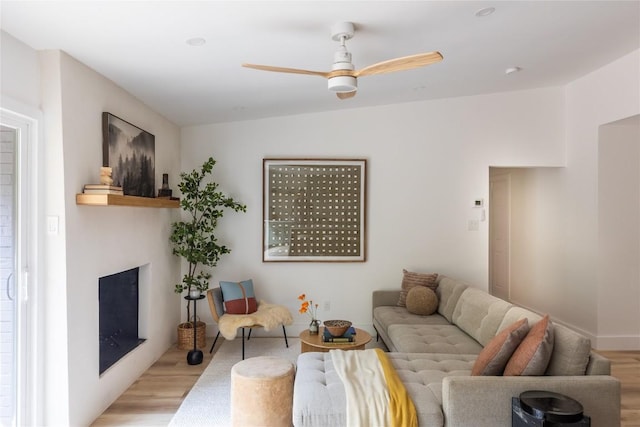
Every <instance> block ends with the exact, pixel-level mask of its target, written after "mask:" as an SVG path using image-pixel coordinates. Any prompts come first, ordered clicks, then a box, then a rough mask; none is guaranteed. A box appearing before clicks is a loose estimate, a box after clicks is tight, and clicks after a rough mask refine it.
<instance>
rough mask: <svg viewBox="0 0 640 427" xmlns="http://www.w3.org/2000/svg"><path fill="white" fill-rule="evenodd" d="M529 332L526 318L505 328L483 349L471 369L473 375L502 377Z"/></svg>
mask: <svg viewBox="0 0 640 427" xmlns="http://www.w3.org/2000/svg"><path fill="white" fill-rule="evenodd" d="M527 332H529V322H528V321H527V319H526V318H524V319H521V320H518V321H517V322H515V323H513V324H512V325H510V326H508V327H506V328H504V329H503V330H502V331H500V332H499V333H498V334H497V335H496V336H495V337H493V338H492V339H491V341H489V342H488V343H487V345H486V346H485V347H484V348H483V349H482V351H481V352H480V354H478V358H477V359H476V362H475V363H474V364H473V368H472V369H471V375H502V372H503V371H504V367H505V366H506V365H507V362H509V359H510V358H511V355H512V354H513V352H514V351H515V350H516V348H518V346H519V345H520V343H521V342H522V340H523V339H524V337H525V336H527Z"/></svg>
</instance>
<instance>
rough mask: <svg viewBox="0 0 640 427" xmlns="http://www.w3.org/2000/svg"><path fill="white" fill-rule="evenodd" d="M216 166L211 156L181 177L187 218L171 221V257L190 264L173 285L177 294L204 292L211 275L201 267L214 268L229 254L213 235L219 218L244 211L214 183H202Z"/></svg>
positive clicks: (181, 204)
mask: <svg viewBox="0 0 640 427" xmlns="http://www.w3.org/2000/svg"><path fill="white" fill-rule="evenodd" d="M215 164H216V161H215V160H214V159H213V157H209V160H207V161H206V162H204V164H203V165H202V167H201V168H200V169H199V170H198V169H194V170H193V171H191V172H190V173H186V172H183V173H181V174H180V183H179V184H178V188H179V189H180V193H181V194H182V199H181V200H180V206H181V207H182V209H183V210H184V211H185V212H187V213H188V214H189V216H190V218H189V219H187V220H185V221H178V222H174V223H173V224H172V225H171V236H170V237H169V240H170V241H171V243H172V244H173V254H174V255H178V256H180V257H182V258H184V259H185V260H186V261H187V263H188V264H189V267H188V270H187V272H186V273H185V274H184V276H183V277H182V282H181V283H178V284H176V286H175V292H176V293H178V294H179V293H182V292H183V291H185V290H192V289H197V290H199V291H200V292H204V291H206V290H207V289H208V288H209V279H210V278H211V273H209V272H208V271H205V270H203V268H204V267H215V266H216V265H217V264H218V261H219V260H220V256H222V255H224V254H228V253H230V252H231V249H229V248H227V247H226V246H224V245H219V244H218V241H217V239H216V237H215V235H214V231H215V229H216V227H217V225H218V219H219V218H222V216H223V215H224V210H225V209H233V210H234V211H236V212H246V211H247V207H246V206H245V205H243V204H241V203H238V202H236V201H235V200H233V198H231V197H228V196H226V195H224V194H223V193H222V192H220V191H218V184H216V183H215V182H208V183H203V181H204V179H205V178H206V177H207V176H208V175H210V174H211V171H212V170H213V167H214V166H215Z"/></svg>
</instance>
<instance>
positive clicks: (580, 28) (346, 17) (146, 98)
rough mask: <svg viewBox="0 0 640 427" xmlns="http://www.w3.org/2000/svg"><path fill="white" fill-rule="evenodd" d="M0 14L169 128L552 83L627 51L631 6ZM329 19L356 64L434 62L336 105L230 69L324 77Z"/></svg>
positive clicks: (633, 27)
mask: <svg viewBox="0 0 640 427" xmlns="http://www.w3.org/2000/svg"><path fill="white" fill-rule="evenodd" d="M486 7H494V8H495V13H493V14H491V15H489V16H486V17H477V16H475V13H476V12H477V11H478V10H480V9H482V8H486ZM0 15H1V28H2V30H4V31H6V32H8V33H9V34H11V35H13V36H14V37H16V38H17V39H19V40H21V41H23V42H24V43H26V44H27V45H29V46H31V47H32V48H34V49H37V50H41V49H61V50H63V51H65V52H67V53H69V54H70V55H71V56H73V57H75V58H77V59H78V60H79V61H81V62H83V63H85V64H86V65H88V66H89V67H91V68H93V69H94V70H96V71H98V72H99V73H101V74H103V75H104V76H106V77H108V78H109V79H111V80H113V81H114V82H116V83H117V84H118V85H120V86H121V87H123V88H124V89H126V90H127V91H128V92H130V93H132V94H133V95H135V96H136V97H138V98H139V99H141V100H142V101H143V102H145V103H146V104H147V105H149V106H150V107H151V108H153V109H154V110H156V111H157V112H159V113H161V114H162V115H164V116H165V117H167V118H169V119H170V120H172V121H173V122H174V123H176V124H178V125H192V124H203V123H218V122H228V121H237V120H248V119H256V118H263V117H273V116H280V115H292V114H301V113H311V112H319V111H329V110H339V109H344V108H359V107H367V106H374V105H382V104H393V103H400V102H411V101H418V100H425V99H433V98H444V97H454V96H465V95H475V94H481V93H489V92H500V91H510V90H519V89H526V88H536V87H544V86H555V85H563V84H566V83H567V82H570V81H572V80H574V79H576V78H577V77H580V76H582V75H584V74H587V73H588V72H590V71H593V70H595V69H597V68H599V67H601V66H603V65H605V64H607V63H609V62H611V61H613V60H615V59H617V58H620V57H621V56H624V55H625V54H627V53H629V52H632V51H634V50H636V49H638V48H640V1H566V2H561V1H397V0H396V1H345V0H338V1H329V0H325V1H253V2H249V1H239V0H236V1H92V0H84V1H78V0H76V1H56V0H49V1H24V0H23V1H4V0H2V1H1V2H0ZM343 21H351V22H353V23H354V24H355V26H356V35H355V37H354V38H353V39H352V40H350V41H348V42H347V47H348V48H349V50H350V51H351V53H352V54H353V62H354V64H355V66H356V69H360V68H363V67H365V66H368V65H371V64H374V63H377V62H380V61H383V60H387V59H391V58H395V57H400V56H406V55H411V54H415V53H422V52H429V51H434V50H437V51H440V52H441V53H442V55H443V56H444V60H443V61H442V62H440V63H438V64H435V65H431V66H428V67H425V68H418V69H415V70H410V71H403V72H398V73H393V74H384V75H376V76H367V77H361V78H360V79H358V86H359V89H358V94H357V96H356V97H355V98H352V99H349V100H339V99H337V97H336V96H335V94H332V93H330V92H329V91H328V90H327V88H326V85H327V83H326V80H325V79H323V78H321V77H317V76H308V75H293V74H280V73H272V72H265V71H257V70H252V69H246V68H242V67H241V66H240V64H241V63H243V62H250V63H257V64H266V65H274V66H283V67H292V68H304V69H310V70H318V71H329V70H330V69H331V64H332V62H333V53H334V51H335V50H336V48H337V43H336V42H335V41H333V40H331V27H332V26H333V25H334V24H335V23H337V22H343ZM194 37H202V38H204V39H206V41H207V42H206V44H204V45H203V46H197V47H196V46H190V45H188V44H187V43H186V40H187V39H190V38H194ZM512 66H518V67H521V68H522V71H521V72H519V73H514V74H509V75H506V74H505V69H506V68H508V67H512Z"/></svg>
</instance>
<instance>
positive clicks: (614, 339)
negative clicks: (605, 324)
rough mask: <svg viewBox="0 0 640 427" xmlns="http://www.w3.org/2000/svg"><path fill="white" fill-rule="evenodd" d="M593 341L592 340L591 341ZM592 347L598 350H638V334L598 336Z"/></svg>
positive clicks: (639, 341)
mask: <svg viewBox="0 0 640 427" xmlns="http://www.w3.org/2000/svg"><path fill="white" fill-rule="evenodd" d="M592 342H593V341H592ZM596 343H597V345H595V346H594V347H595V348H596V349H598V350H634V351H638V350H640V335H605V336H599V337H598V338H597V340H596Z"/></svg>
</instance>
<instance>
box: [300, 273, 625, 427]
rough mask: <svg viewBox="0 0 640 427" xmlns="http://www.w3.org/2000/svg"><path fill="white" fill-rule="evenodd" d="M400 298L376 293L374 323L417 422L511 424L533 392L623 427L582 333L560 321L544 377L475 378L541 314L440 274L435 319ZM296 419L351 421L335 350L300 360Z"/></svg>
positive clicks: (605, 368) (611, 389)
mask: <svg viewBox="0 0 640 427" xmlns="http://www.w3.org/2000/svg"><path fill="white" fill-rule="evenodd" d="M399 293H400V290H382V291H374V292H373V301H372V303H373V326H374V328H375V329H376V331H377V332H378V334H379V338H381V339H382V340H383V341H384V343H385V344H386V346H387V347H388V349H389V351H390V353H389V357H390V358H391V361H392V363H393V365H394V366H395V368H396V370H397V371H398V374H399V376H400V378H401V379H402V381H403V383H404V385H405V387H406V388H407V391H408V392H409V395H410V396H411V398H412V400H413V402H414V404H415V406H416V410H417V412H418V422H419V424H420V425H421V426H453V427H465V426H469V427H482V426H487V427H489V426H490V427H495V426H509V425H511V398H512V397H513V396H518V395H519V394H520V393H521V392H523V391H527V390H546V391H553V392H556V393H561V394H564V395H567V396H570V397H572V398H574V399H576V400H578V401H579V402H580V403H582V405H583V407H584V413H585V415H588V416H590V417H591V425H592V426H595V427H597V426H606V427H609V426H617V425H619V424H620V383H619V381H618V380H617V379H615V378H614V377H612V376H610V363H609V361H608V360H607V359H605V358H603V357H602V356H600V355H598V354H596V353H594V352H592V351H591V343H590V341H589V339H587V338H586V337H584V336H582V335H580V334H578V333H576V332H574V331H573V330H571V329H569V328H567V327H565V326H562V325H560V324H558V323H554V324H553V328H554V348H553V353H552V355H551V360H550V362H549V365H548V367H547V370H546V373H545V375H544V376H518V377H516V376H513V377H504V376H471V375H470V374H471V369H472V367H473V365H474V362H475V360H476V358H477V356H478V354H479V353H480V352H481V351H482V349H483V347H484V346H485V345H486V344H487V343H488V342H489V341H490V340H491V339H492V338H493V337H494V336H495V335H496V334H497V333H498V332H500V331H501V330H502V329H504V328H505V327H507V326H509V325H511V324H513V323H514V322H516V321H517V320H520V319H522V318H524V317H526V318H527V319H528V321H529V324H530V325H533V324H535V323H536V322H538V321H539V320H540V319H541V316H539V315H538V314H536V313H533V312H531V311H529V310H525V309H523V308H520V307H516V306H514V305H512V304H509V303H507V302H505V301H503V300H501V299H498V298H496V297H493V296H491V295H489V294H487V293H486V292H483V291H480V290H478V289H476V288H473V287H470V286H468V285H466V284H464V283H462V282H460V281H458V280H455V279H452V278H449V277H444V276H441V277H439V281H438V287H437V289H436V294H437V296H438V309H437V311H436V312H435V313H434V314H432V315H429V316H418V315H414V314H411V313H409V312H408V311H407V309H406V308H405V307H399V306H398V305H397V302H398V297H399ZM293 423H294V425H295V426H299V427H302V426H313V427H318V426H344V425H345V423H346V401H345V393H344V388H343V385H342V383H341V381H340V379H339V378H338V376H337V374H336V373H335V370H334V369H333V364H332V360H331V356H330V354H329V353H304V354H301V355H300V356H299V358H298V364H297V373H296V379H295V386H294V403H293Z"/></svg>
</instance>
